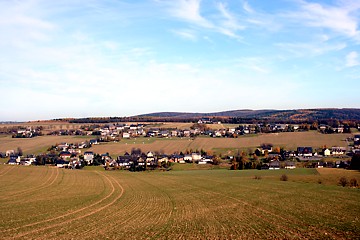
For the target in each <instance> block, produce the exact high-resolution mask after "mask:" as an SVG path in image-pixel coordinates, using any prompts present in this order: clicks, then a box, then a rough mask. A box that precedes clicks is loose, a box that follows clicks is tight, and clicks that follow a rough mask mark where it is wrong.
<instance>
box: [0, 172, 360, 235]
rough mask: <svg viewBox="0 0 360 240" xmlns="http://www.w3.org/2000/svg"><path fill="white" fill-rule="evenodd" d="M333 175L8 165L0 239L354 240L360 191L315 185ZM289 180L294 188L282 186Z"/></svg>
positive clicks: (0, 176) (0, 200) (0, 180)
mask: <svg viewBox="0 0 360 240" xmlns="http://www.w3.org/2000/svg"><path fill="white" fill-rule="evenodd" d="M326 171H327V169H323V170H322V171H321V172H320V174H319V173H318V172H317V171H316V170H315V169H297V170H288V171H285V170H279V171H256V170H251V171H229V170H203V171H173V172H171V171H170V172H140V173H131V172H124V171H104V170H102V169H101V168H88V170H79V171H73V170H66V169H57V168H52V167H21V166H15V167H14V166H4V165H1V166H0V186H1V187H0V192H1V194H0V212H1V219H0V238H1V239H14V238H16V239H25V238H26V239H29V238H30V239H32V238H37V239H39V238H40V239H55V238H56V239H59V238H62V239H70V238H76V239H105V238H110V239H115V238H117V239H229V238H232V239H254V238H256V239H304V238H307V239H320V238H321V239H357V238H358V237H359V236H360V222H359V213H360V206H359V199H360V191H359V189H355V188H349V187H346V188H343V187H340V186H336V185H334V184H332V183H331V182H328V183H329V184H318V183H317V182H316V181H317V180H318V179H319V178H320V179H321V178H322V177H323V175H324V176H325V178H329V177H331V178H332V179H333V180H334V182H336V179H338V178H339V177H340V176H342V175H343V174H345V172H344V171H345V170H339V171H336V170H334V169H331V171H333V172H331V173H330V174H327V173H326ZM284 173H286V174H287V175H288V176H289V181H286V182H284V181H280V180H279V177H280V175H281V174H284ZM255 174H256V175H258V176H261V180H255V179H254V178H253V177H254V175H255ZM346 174H347V176H348V177H355V178H357V179H358V181H359V179H360V178H359V172H352V171H347V172H346ZM325 178H324V180H325Z"/></svg>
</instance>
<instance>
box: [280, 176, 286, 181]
mask: <svg viewBox="0 0 360 240" xmlns="http://www.w3.org/2000/svg"><path fill="white" fill-rule="evenodd" d="M287 180H288V176H287V175H286V174H283V175H281V177H280V181H287Z"/></svg>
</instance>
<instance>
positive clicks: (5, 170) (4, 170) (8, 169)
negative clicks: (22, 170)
mask: <svg viewBox="0 0 360 240" xmlns="http://www.w3.org/2000/svg"><path fill="white" fill-rule="evenodd" d="M14 168H15V166H11V167H10V166H7V167H4V168H3V169H2V171H1V172H0V177H2V176H4V175H6V174H7V173H8V172H10V171H11V170H13V169H14Z"/></svg>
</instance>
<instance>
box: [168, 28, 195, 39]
mask: <svg viewBox="0 0 360 240" xmlns="http://www.w3.org/2000/svg"><path fill="white" fill-rule="evenodd" d="M171 32H173V33H174V34H175V35H177V36H180V37H181V38H184V39H187V40H192V41H196V40H197V35H196V33H195V32H194V31H193V30H190V29H177V30H172V31H171Z"/></svg>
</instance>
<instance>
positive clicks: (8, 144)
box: [0, 135, 93, 154]
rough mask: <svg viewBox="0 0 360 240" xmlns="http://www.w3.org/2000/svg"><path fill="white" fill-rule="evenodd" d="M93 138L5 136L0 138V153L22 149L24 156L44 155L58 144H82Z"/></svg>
mask: <svg viewBox="0 0 360 240" xmlns="http://www.w3.org/2000/svg"><path fill="white" fill-rule="evenodd" d="M91 138H93V136H85V137H77V136H40V137H34V138H12V137H11V136H9V135H8V136H3V137H1V138H0V152H5V151H7V150H11V149H12V150H16V149H17V148H18V147H20V148H21V149H22V150H23V152H24V154H39V153H44V152H46V150H47V149H48V148H49V147H50V146H51V145H55V144H56V143H62V142H67V143H80V142H84V141H86V140H89V139H91Z"/></svg>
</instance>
